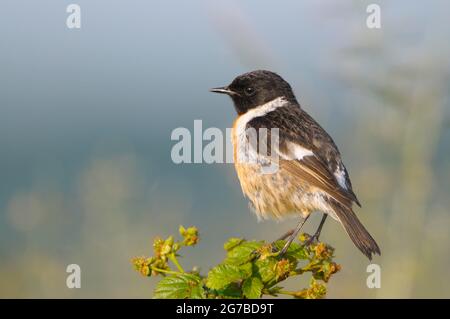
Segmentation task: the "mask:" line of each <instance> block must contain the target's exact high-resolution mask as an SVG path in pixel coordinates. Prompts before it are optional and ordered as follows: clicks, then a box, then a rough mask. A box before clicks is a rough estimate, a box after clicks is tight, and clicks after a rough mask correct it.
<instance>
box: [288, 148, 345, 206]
mask: <svg viewBox="0 0 450 319" xmlns="http://www.w3.org/2000/svg"><path fill="white" fill-rule="evenodd" d="M280 167H281V169H284V170H286V172H288V173H289V174H291V175H293V176H296V177H297V178H299V179H301V180H304V181H306V182H308V183H309V184H310V185H311V186H314V187H317V188H319V189H321V190H323V191H324V192H326V193H327V194H329V195H330V196H331V197H333V198H334V199H335V200H337V201H338V202H339V203H341V204H342V205H344V206H345V207H349V208H351V207H352V201H353V198H352V197H351V196H350V195H349V194H348V193H347V192H346V191H345V190H343V189H342V188H341V187H340V186H339V185H338V184H337V183H336V180H335V178H334V176H333V175H331V174H330V173H329V171H328V169H327V168H326V167H325V166H324V164H323V163H322V162H321V161H320V160H319V159H317V158H316V157H315V156H314V155H310V156H305V157H303V158H302V159H301V160H294V159H292V160H280Z"/></svg>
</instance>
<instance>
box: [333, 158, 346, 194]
mask: <svg viewBox="0 0 450 319" xmlns="http://www.w3.org/2000/svg"><path fill="white" fill-rule="evenodd" d="M334 177H335V178H336V181H337V182H338V183H339V185H340V186H341V187H342V188H343V189H348V186H347V182H346V180H347V179H346V174H345V170H344V168H343V167H342V164H340V165H338V167H337V169H336V171H335V172H334Z"/></svg>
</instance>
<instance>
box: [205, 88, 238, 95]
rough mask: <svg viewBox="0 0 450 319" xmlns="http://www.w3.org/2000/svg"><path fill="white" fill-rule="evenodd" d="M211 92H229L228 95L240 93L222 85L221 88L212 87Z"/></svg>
mask: <svg viewBox="0 0 450 319" xmlns="http://www.w3.org/2000/svg"><path fill="white" fill-rule="evenodd" d="M209 92H213V93H221V94H227V95H238V94H237V93H236V92H234V91H231V90H230V89H229V88H228V86H224V87H220V88H213V89H210V90H209Z"/></svg>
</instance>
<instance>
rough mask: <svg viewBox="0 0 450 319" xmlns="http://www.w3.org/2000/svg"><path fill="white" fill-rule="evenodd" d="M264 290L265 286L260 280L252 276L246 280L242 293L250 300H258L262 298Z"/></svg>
mask: <svg viewBox="0 0 450 319" xmlns="http://www.w3.org/2000/svg"><path fill="white" fill-rule="evenodd" d="M263 288H264V284H263V282H262V281H261V279H260V278H258V277H255V276H252V277H250V278H247V279H245V281H244V283H243V284H242V293H243V294H244V296H245V297H247V298H249V299H258V298H260V297H261V291H262V289H263Z"/></svg>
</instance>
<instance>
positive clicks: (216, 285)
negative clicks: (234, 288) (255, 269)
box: [206, 264, 247, 290]
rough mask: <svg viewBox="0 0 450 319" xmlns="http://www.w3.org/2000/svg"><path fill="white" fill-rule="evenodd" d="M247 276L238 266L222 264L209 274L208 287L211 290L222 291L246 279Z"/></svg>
mask: <svg viewBox="0 0 450 319" xmlns="http://www.w3.org/2000/svg"><path fill="white" fill-rule="evenodd" d="M246 277H247V274H245V272H244V271H242V270H241V269H240V268H239V267H238V266H234V265H227V264H222V265H218V266H216V267H214V268H213V269H211V270H210V271H209V273H208V278H207V279H206V286H207V287H208V288H211V289H216V290H217V289H222V288H224V287H225V286H227V285H229V284H231V283H232V282H235V281H238V280H241V279H245V278H246Z"/></svg>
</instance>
